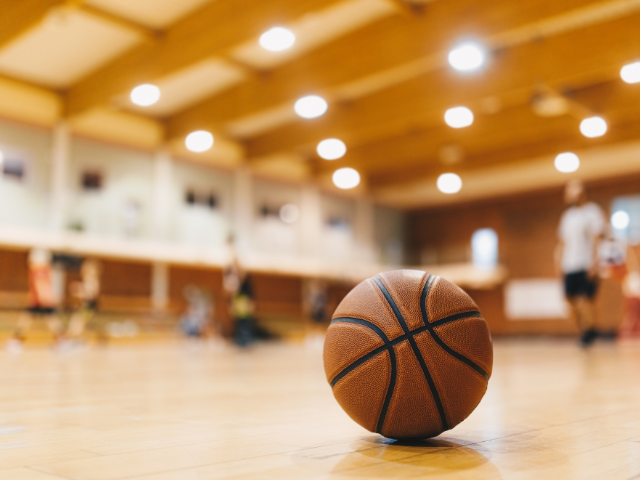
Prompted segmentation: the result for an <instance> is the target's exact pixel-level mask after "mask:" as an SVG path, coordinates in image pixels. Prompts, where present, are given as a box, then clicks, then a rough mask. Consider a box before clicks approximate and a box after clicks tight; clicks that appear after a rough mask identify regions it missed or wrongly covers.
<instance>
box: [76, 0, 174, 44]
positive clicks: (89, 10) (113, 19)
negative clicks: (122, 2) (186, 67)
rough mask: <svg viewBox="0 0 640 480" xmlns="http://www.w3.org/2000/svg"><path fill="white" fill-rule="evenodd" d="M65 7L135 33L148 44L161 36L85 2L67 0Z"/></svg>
mask: <svg viewBox="0 0 640 480" xmlns="http://www.w3.org/2000/svg"><path fill="white" fill-rule="evenodd" d="M65 7H66V8H68V9H77V10H81V11H82V12H84V13H86V14H87V15H90V16H92V17H95V18H98V19H100V20H104V21H106V22H108V23H111V24H113V25H118V26H120V27H123V28H125V29H127V30H130V31H132V32H134V33H137V34H138V35H140V37H141V38H142V39H143V40H145V41H146V42H148V43H155V42H156V41H157V40H158V39H159V37H160V36H161V35H162V33H161V32H160V31H158V30H154V29H152V28H149V27H147V26H145V25H142V24H140V23H137V22H134V21H132V20H129V19H126V18H123V17H121V16H119V15H114V14H113V13H111V12H107V11H106V10H102V9H100V8H96V7H94V6H93V5H90V4H88V3H87V2H86V1H85V0H67V1H66V2H65Z"/></svg>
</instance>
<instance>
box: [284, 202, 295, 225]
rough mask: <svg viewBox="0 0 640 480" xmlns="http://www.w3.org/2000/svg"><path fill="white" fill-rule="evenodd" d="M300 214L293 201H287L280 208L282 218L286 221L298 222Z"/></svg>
mask: <svg viewBox="0 0 640 480" xmlns="http://www.w3.org/2000/svg"><path fill="white" fill-rule="evenodd" d="M299 216H300V211H299V210H298V207H297V206H295V205H294V204H293V203H287V204H286V205H283V206H282V207H281V208H280V220H282V221H283V222H284V223H296V222H297V221H298V217H299Z"/></svg>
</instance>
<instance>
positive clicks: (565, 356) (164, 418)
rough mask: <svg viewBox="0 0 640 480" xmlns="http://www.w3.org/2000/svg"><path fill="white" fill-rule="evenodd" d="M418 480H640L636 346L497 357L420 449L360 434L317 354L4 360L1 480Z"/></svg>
mask: <svg viewBox="0 0 640 480" xmlns="http://www.w3.org/2000/svg"><path fill="white" fill-rule="evenodd" d="M409 477H428V478H447V479H458V478H469V479H471V478H473V479H500V478H503V479H511V478H513V479H529V478H531V479H533V478H535V479H540V478H550V479H554V480H558V479H562V478H569V479H591V478H593V479H621V480H631V479H640V345H634V344H623V345H617V346H616V345H614V344H608V345H607V344H603V345H597V346H596V347H595V348H593V349H592V350H590V351H587V352H585V351H581V350H580V349H578V348H577V347H576V346H575V345H574V343H573V342H569V341H541V340H531V341H498V342H497V343H496V360H495V373H494V376H493V378H492V379H491V382H490V383H489V391H488V393H487V396H486V397H485V399H484V400H483V402H482V403H481V405H480V407H479V408H478V409H477V410H476V411H475V412H474V413H473V414H472V416H471V417H470V418H469V419H467V420H466V421H465V422H464V423H463V424H462V425H460V426H458V427H456V428H455V429H454V430H452V431H450V432H446V433H445V434H444V435H442V436H441V437H439V438H437V439H434V440H428V441H423V442H418V443H414V444H411V443H398V442H394V441H391V440H388V439H384V438H382V437H380V436H378V435H374V434H370V433H368V432H366V431H364V430H362V429H361V428H360V427H358V426H357V425H356V424H355V423H353V422H352V421H351V420H350V419H349V418H348V417H347V416H346V415H345V414H344V413H343V412H342V411H341V410H340V408H339V406H338V405H337V404H336V402H335V401H334V400H333V397H332V395H331V392H330V389H329V387H328V386H327V384H326V382H325V380H324V375H323V370H322V362H321V352H320V350H319V349H317V348H316V349H305V348H303V347H302V346H291V345H283V344H273V345H263V346H258V347H256V348H254V349H252V350H251V351H247V352H239V351H237V350H235V349H234V348H231V347H229V348H227V349H224V350H213V349H209V348H190V347H188V346H187V345H185V344H182V343H178V342H163V343H160V344H151V345H131V346H112V347H109V348H107V349H93V350H88V351H82V352H75V353H71V354H65V355H61V354H55V353H53V352H51V351H49V350H47V349H44V348H40V347H32V348H31V349H27V350H26V351H25V352H24V353H23V354H21V355H11V354H8V353H4V352H1V353H0V478H2V479H3V480H5V479H6V480H27V479H28V480H55V479H73V480H107V479H113V480H116V479H136V480H142V479H145V480H207V479H221V478H225V479H230V478H233V479H243V478H256V479H311V478H313V479H320V478H342V479H365V478H374V479H375V478H409Z"/></svg>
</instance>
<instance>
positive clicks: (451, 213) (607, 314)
mask: <svg viewBox="0 0 640 480" xmlns="http://www.w3.org/2000/svg"><path fill="white" fill-rule="evenodd" d="M587 191H588V194H589V197H590V198H591V199H592V200H593V201H595V202H596V203H598V204H599V205H600V206H601V207H602V208H603V210H604V214H605V216H608V215H610V213H611V212H610V205H611V202H612V200H613V199H614V198H615V197H617V196H622V195H634V194H640V176H637V177H631V178H629V177H625V178H618V179H615V180H611V179H609V180H604V181H599V182H592V183H588V184H587ZM564 208H565V207H564V205H563V200H562V190H561V189H557V188H554V189H549V190H546V191H541V192H532V193H530V194H521V195H517V196H510V197H504V198H500V199H492V200H485V201H482V202H473V203H466V204H463V205H456V206H448V207H444V208H439V209H425V210H416V211H413V212H410V214H409V220H408V221H407V238H408V240H409V243H408V248H410V249H411V251H412V257H413V258H414V259H418V258H419V256H420V255H419V254H420V251H421V250H424V249H428V248H434V249H436V250H442V249H445V250H446V248H447V245H452V244H454V245H455V244H458V245H467V248H469V245H470V240H471V233H472V231H473V230H475V229H476V228H483V227H486V226H488V227H491V228H494V229H495V230H496V231H497V232H498V237H499V243H500V247H499V248H500V258H501V262H502V264H503V265H504V266H505V267H506V269H507V271H508V274H509V278H514V279H516V278H521V279H525V278H554V277H556V272H555V268H554V263H553V252H554V248H555V245H556V242H557V228H558V224H559V221H560V216H561V215H562V212H563V211H564ZM469 294H470V295H471V296H472V297H473V298H474V300H476V302H477V303H478V305H479V306H480V309H481V311H482V312H483V314H484V316H485V318H486V319H487V321H488V322H489V325H490V327H491V330H492V332H493V333H494V334H495V335H504V334H506V335H527V334H539V335H573V334H575V333H577V329H576V327H575V325H574V324H573V322H572V321H571V320H569V319H556V320H554V319H551V320H546V319H545V320H542V319H540V320H526V321H520V320H519V321H511V320H509V319H507V318H506V316H505V313H504V295H503V286H499V287H497V288H495V289H492V290H469ZM596 308H597V312H598V318H597V327H598V328H599V329H602V330H605V331H611V330H615V328H616V327H617V326H618V324H619V322H620V320H621V318H622V311H623V303H622V293H621V288H620V286H619V285H617V284H616V283H615V282H613V281H612V280H604V281H602V282H601V288H600V292H599V295H598V298H597V303H596Z"/></svg>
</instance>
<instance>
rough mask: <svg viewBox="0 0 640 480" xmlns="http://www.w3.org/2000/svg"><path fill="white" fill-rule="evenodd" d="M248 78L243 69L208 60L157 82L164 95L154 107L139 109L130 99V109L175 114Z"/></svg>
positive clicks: (157, 113)
mask: <svg viewBox="0 0 640 480" xmlns="http://www.w3.org/2000/svg"><path fill="white" fill-rule="evenodd" d="M245 76H246V74H245V72H244V71H243V70H242V69H241V68H239V67H237V66H235V65H233V64H231V63H229V62H225V61H224V60H218V59H215V58H212V59H208V60H205V61H204V62H200V63H197V64H195V65H192V66H191V67H189V68H186V69H184V70H180V71H179V72H176V73H175V74H173V75H170V76H167V77H164V78H161V79H158V80H156V81H155V82H154V83H155V85H157V86H158V87H159V88H160V92H161V93H160V100H159V101H158V103H156V104H155V105H152V106H150V107H146V108H143V107H137V106H135V105H133V104H132V103H131V101H130V100H128V99H127V100H126V102H127V107H128V108H132V109H134V110H136V111H138V112H141V113H147V114H151V115H156V116H167V115H172V114H174V113H176V112H178V111H180V110H182V109H184V108H186V107H188V106H190V105H193V104H194V103H196V102H198V101H199V100H202V99H204V98H207V97H209V96H211V95H214V94H216V93H219V92H221V91H223V90H225V89H227V88H229V87H231V86H233V85H235V84H237V83H239V82H241V81H242V80H244V78H245Z"/></svg>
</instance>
